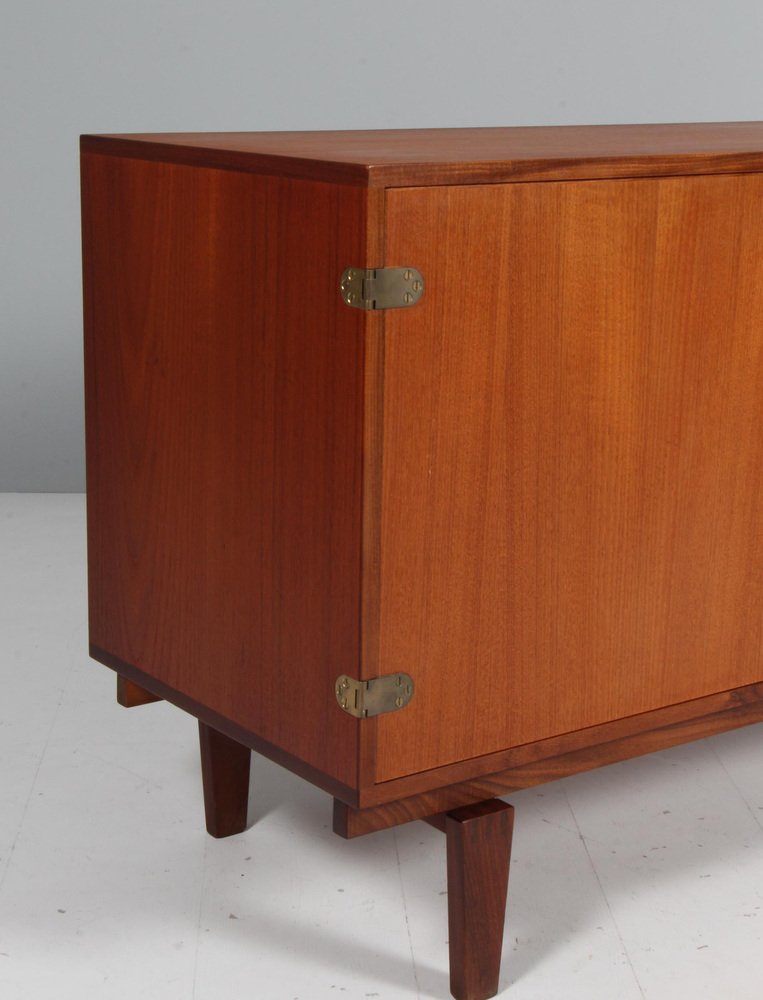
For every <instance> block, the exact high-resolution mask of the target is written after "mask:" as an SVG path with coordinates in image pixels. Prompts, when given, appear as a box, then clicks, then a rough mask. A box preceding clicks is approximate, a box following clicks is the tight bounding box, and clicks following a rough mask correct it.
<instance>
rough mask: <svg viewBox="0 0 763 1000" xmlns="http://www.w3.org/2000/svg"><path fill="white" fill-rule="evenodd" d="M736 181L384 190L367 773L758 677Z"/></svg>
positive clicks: (750, 285) (751, 357)
mask: <svg viewBox="0 0 763 1000" xmlns="http://www.w3.org/2000/svg"><path fill="white" fill-rule="evenodd" d="M761 204H763V176H760V175H746V176H739V177H694V178H670V179H652V180H626V181H591V182H586V183H564V184H562V183H559V184H557V183H549V184H513V185H494V186H483V187H471V188H466V187H443V188H428V189H423V188H419V189H400V190H393V191H389V192H388V195H387V244H386V253H387V260H388V262H390V263H392V262H393V261H406V262H407V263H411V264H413V265H414V266H416V267H418V268H419V269H421V270H422V272H423V273H424V275H425V278H426V281H427V291H426V294H425V296H424V298H423V299H422V301H421V303H419V305H417V306H416V308H414V309H407V310H391V311H390V312H388V314H387V316H386V320H385V323H386V333H385V338H386V346H385V379H384V412H385V418H384V419H385V423H384V464H383V479H384V483H383V501H382V566H381V611H380V615H381V625H380V635H381V637H382V648H381V655H380V666H381V670H382V672H391V671H394V670H401V669H405V670H410V672H411V673H412V674H413V676H414V678H415V681H416V696H415V698H414V700H413V701H412V703H411V705H410V706H408V707H407V708H406V709H405V710H403V711H401V712H396V713H393V714H391V715H387V716H384V717H382V718H380V719H379V720H378V734H379V740H378V748H377V753H378V757H377V781H379V782H384V781H387V780H391V779H393V778H396V777H400V776H403V775H407V774H414V773H417V772H423V771H427V770H428V769H432V768H437V767H439V766H442V765H447V764H449V763H451V762H458V761H463V760H466V759H468V758H472V757H479V756H482V755H486V754H490V753H493V752H497V751H499V750H501V749H504V748H508V747H512V746H519V745H521V744H525V743H529V742H533V741H536V740H542V739H544V738H547V737H551V736H554V735H557V734H562V733H565V732H571V731H573V730H578V729H583V728H586V727H590V726H595V725H598V724H601V723H603V722H607V721H610V720H614V719H618V718H622V717H626V716H631V715H635V714H638V713H643V712H647V711H650V710H653V709H656V708H659V707H660V706H665V705H672V704H676V703H680V702H682V701H686V700H689V699H693V698H697V697H700V696H702V695H706V694H711V693H713V692H718V691H722V690H726V689H730V688H736V687H741V686H744V685H747V684H752V683H755V682H757V681H759V680H760V679H761V676H763V664H761V640H762V635H763V619H762V618H761V615H760V608H761V607H762V606H763V534H761V532H760V530H759V525H760V523H761V519H762V518H763V435H761V433H760V418H761V414H762V413H763V339H761V336H760V316H761V315H763V230H761V227H760V226H759V225H758V221H759V215H760V205H761Z"/></svg>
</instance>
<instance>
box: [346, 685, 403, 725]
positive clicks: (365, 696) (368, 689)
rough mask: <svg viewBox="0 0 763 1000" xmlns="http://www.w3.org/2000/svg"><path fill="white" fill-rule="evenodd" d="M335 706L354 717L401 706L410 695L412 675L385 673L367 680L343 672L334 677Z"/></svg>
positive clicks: (363, 717) (395, 709)
mask: <svg viewBox="0 0 763 1000" xmlns="http://www.w3.org/2000/svg"><path fill="white" fill-rule="evenodd" d="M335 690H336V700H337V701H338V702H339V707H340V708H341V709H342V710H343V711H345V712H347V714H348V715H354V716H355V718H356V719H368V718H370V717H371V716H373V715H383V714H384V713H385V712H396V711H397V710H398V709H399V708H405V706H406V705H407V704H408V702H409V701H410V700H411V698H412V697H413V678H412V677H411V676H409V675H408V674H388V675H387V676H386V677H375V678H374V679H373V680H370V681H356V680H355V678H354V677H348V676H347V675H346V674H341V676H339V677H337V679H336V685H335Z"/></svg>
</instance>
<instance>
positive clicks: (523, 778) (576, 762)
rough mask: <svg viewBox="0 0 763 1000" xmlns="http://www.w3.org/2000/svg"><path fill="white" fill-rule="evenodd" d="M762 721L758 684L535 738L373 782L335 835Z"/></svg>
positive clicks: (338, 812)
mask: <svg viewBox="0 0 763 1000" xmlns="http://www.w3.org/2000/svg"><path fill="white" fill-rule="evenodd" d="M759 722H763V684H755V685H751V686H750V687H748V688H742V689H739V690H737V691H728V692H724V693H723V694H721V695H711V696H709V697H708V698H702V699H698V700H696V701H692V702H687V703H686V704H684V705H674V706H670V707H669V708H663V709H659V710H657V711H655V712H648V713H646V715H645V716H639V717H636V718H633V719H619V720H617V721H616V722H608V723H606V724H605V725H602V726H595V727H593V728H591V729H588V730H585V729H584V730H580V731H578V732H575V733H568V734H565V735H564V736H557V737H554V738H552V739H549V740H540V741H538V742H537V743H530V744H527V745H526V746H522V747H517V748H516V749H514V750H507V751H504V752H503V753H501V754H495V755H492V756H490V757H488V758H480V759H478V760H472V761H468V762H463V764H460V765H457V766H453V767H451V768H439V769H437V770H435V771H433V772H430V773H422V774H418V775H413V776H411V778H410V779H409V780H408V781H404V780H398V781H392V782H389V783H388V785H387V786H385V785H377V786H376V787H375V788H374V789H373V790H372V792H371V793H370V794H369V795H367V796H365V795H363V796H362V801H361V802H360V803H359V805H360V808H357V807H356V806H355V805H354V804H348V803H347V801H346V800H342V799H335V800H334V832H335V833H337V834H338V835H339V836H341V837H345V838H348V839H349V838H352V837H360V836H364V835H366V834H368V833H374V832H376V831H378V830H384V829H387V828H388V827H391V826H399V825H400V824H401V823H408V822H410V821H411V820H416V819H428V818H429V817H431V816H433V815H436V814H439V813H442V812H445V811H447V810H448V809H454V808H457V807H459V806H463V805H465V804H468V803H476V802H482V801H484V800H485V799H488V798H492V797H493V796H496V795H506V794H509V793H510V792H515V791H518V790H519V789H522V788H533V787H534V786H536V785H542V784H544V783H545V782H547V781H557V780H558V779H559V778H566V777H568V776H569V775H571V774H578V773H579V772H580V771H590V770H592V769H594V768H597V767H603V766H605V765H607V764H614V763H616V762H618V761H623V760H629V759H631V758H633V757H640V756H642V755H643V754H649V753H654V752H655V751H658V750H665V749H667V748H668V747H672V746H677V745H679V744H681V743H687V742H690V741H692V740H699V739H703V738H704V737H706V736H714V735H715V734H716V733H723V732H727V731H728V730H730V729H736V728H739V727H741V726H749V725H752V724H754V723H759ZM448 782H450V783H448ZM374 800H375V801H376V802H377V803H378V804H376V805H374V804H373V802H374Z"/></svg>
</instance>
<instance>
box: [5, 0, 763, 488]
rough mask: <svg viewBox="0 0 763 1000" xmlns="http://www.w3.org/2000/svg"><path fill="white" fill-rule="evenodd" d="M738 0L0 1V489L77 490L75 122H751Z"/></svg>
mask: <svg viewBox="0 0 763 1000" xmlns="http://www.w3.org/2000/svg"><path fill="white" fill-rule="evenodd" d="M762 43H763V4H761V3H760V0H726V2H725V3H718V2H717V0H639V2H638V3H634V2H633V0H503V2H501V0H464V2H453V0H445V2H435V0H407V2H405V3H403V2H400V0H384V2H379V0H377V2H375V3H369V2H366V0H351V2H350V0H277V2H268V3H264V2H257V0H248V2H244V0H215V2H214V3H213V2H211V0H210V2H207V3H202V2H182V0H120V2H114V0H65V2H60V0H3V3H2V6H1V7H0V142H2V148H1V152H0V181H1V182H2V187H1V190H2V198H0V213H2V214H1V215H0V233H1V234H2V239H1V240H0V245H1V246H2V251H1V252H2V259H1V260H0V491H19V492H23V491H62V492H68V491H79V490H82V489H83V488H84V473H83V468H84V461H83V444H82V378H81V360H82V359H81V318H80V310H81V293H80V270H79V250H80V244H79V215H78V213H79V203H78V198H79V192H78V162H77V156H78V153H77V137H78V135H79V133H81V132H130V131H132V132H149V131H189V130H199V131H205V130H209V131H222V130H235V131H238V130H246V129H254V130H257V129H302V128H304V129H325V128H391V127H397V128H406V127H427V126H457V125H458V126H462V125H515V124H523V125H524V124H527V125H544V124H574V123H606V122H648V121H654V122H668V121H733V120H752V119H755V120H758V119H763V58H761V52H762V51H763V44H762Z"/></svg>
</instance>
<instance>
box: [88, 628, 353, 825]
mask: <svg viewBox="0 0 763 1000" xmlns="http://www.w3.org/2000/svg"><path fill="white" fill-rule="evenodd" d="M90 655H91V656H92V657H93V659H94V660H98V662H99V663H103V664H105V665H106V666H107V667H110V668H111V669H112V670H116V671H118V672H119V673H121V674H124V675H125V676H126V677H129V678H130V679H131V680H133V681H135V682H136V683H137V684H139V685H140V686H141V687H144V688H146V690H147V691H151V692H153V693H154V694H156V696H157V698H159V699H163V700H164V701H166V702H168V703H170V704H171V705H175V706H177V708H180V709H182V711H184V712H188V714H189V715H192V716H193V717H194V718H196V719H198V720H199V721H200V722H203V723H205V725H207V726H210V727H211V728H212V729H215V730H217V732H219V733H223V734H224V735H225V736H229V737H230V738H231V739H232V740H235V741H236V742H237V743H241V744H242V745H243V746H247V747H249V749H250V750H255V751H256V752H257V753H259V754H262V756H263V757H267V758H268V760H272V761H273V762H274V763H275V764H278V765H280V766H281V767H285V768H286V769H287V770H288V771H291V772H292V773H293V774H297V775H299V777H300V778H304V780H305V781H309V782H311V784H313V785H315V786H316V787H318V788H321V789H323V791H324V792H327V793H328V794H329V795H336V796H338V797H339V798H340V799H341V800H342V801H343V802H348V803H349V804H350V805H353V806H356V805H358V804H359V801H358V792H357V788H356V787H355V786H352V787H350V786H349V785H345V784H343V783H342V782H341V781H337V779H336V778H332V777H330V776H329V775H327V774H326V773H325V772H324V771H321V770H320V769H318V768H316V767H312V766H311V765H310V764H308V763H306V762H305V761H304V760H302V758H301V757H297V756H295V755H294V754H291V753H289V752H288V751H287V750H284V749H283V748H282V747H279V746H276V745H275V744H274V743H269V742H268V740H265V739H263V738H262V737H261V736H257V735H256V734H255V733H253V732H252V731H251V730H250V729H245V728H244V727H243V726H240V725H239V724H238V723H237V722H234V721H233V720H231V719H230V718H228V717H227V716H224V715H220V713H219V712H216V711H214V709H211V708H210V707H209V706H208V705H205V704H203V703H202V702H200V701H195V700H194V699H193V698H191V697H189V696H188V695H187V694H184V693H183V692H182V691H177V690H176V689H175V688H172V687H170V686H169V685H168V684H165V683H164V681H161V680H158V679H157V678H156V677H152V676H151V675H150V674H147V673H145V671H143V670H139V669H138V668H137V667H135V666H133V664H131V663H126V662H125V661H124V660H120V659H119V658H118V657H116V656H114V655H113V654H111V653H109V652H107V651H106V650H105V649H101V648H100V647H99V646H93V645H91V646H90Z"/></svg>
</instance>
